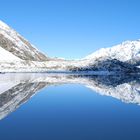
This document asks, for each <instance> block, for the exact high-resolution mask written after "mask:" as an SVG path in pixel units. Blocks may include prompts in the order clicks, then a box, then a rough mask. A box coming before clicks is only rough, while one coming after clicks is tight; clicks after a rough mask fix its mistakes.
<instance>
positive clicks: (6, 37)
mask: <svg viewBox="0 0 140 140" xmlns="http://www.w3.org/2000/svg"><path fill="white" fill-rule="evenodd" d="M139 65H140V40H137V41H127V42H124V43H122V44H120V45H117V46H114V47H111V48H103V49H100V50H99V51H96V52H95V53H93V54H91V55H89V56H87V57H85V58H83V59H81V60H65V59H57V58H50V57H48V56H46V55H45V54H44V53H42V52H40V51H39V50H37V49H36V48H35V47H34V46H33V45H32V44H30V43H29V41H27V40H26V39H24V38H23V37H22V36H21V35H20V34H18V33H17V32H16V31H15V30H13V29H12V28H10V27H9V26H8V25H7V24H5V23H4V22H2V21H0V72H46V71H73V72H75V71H108V72H110V71H117V72H126V71H127V72H136V71H138V68H136V67H135V66H139Z"/></svg>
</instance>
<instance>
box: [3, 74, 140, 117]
mask: <svg viewBox="0 0 140 140" xmlns="http://www.w3.org/2000/svg"><path fill="white" fill-rule="evenodd" d="M139 79H140V75H121V76H120V75H117V76H111V75H110V76H88V75H86V76H84V75H82V76H80V75H68V74H65V75H64V74H1V78H0V88H1V87H3V85H4V84H5V86H4V87H3V89H2V90H1V92H0V119H2V118H4V117H6V116H7V115H8V114H9V113H11V112H13V111H14V110H16V109H17V108H18V107H19V106H20V105H22V104H23V103H24V102H26V101H28V100H29V99H30V97H32V96H33V95H34V94H35V93H36V92H38V91H39V90H41V89H42V88H44V87H48V86H50V85H60V84H82V85H84V86H86V87H88V88H90V89H92V90H93V91H95V92H97V93H99V94H101V95H106V96H111V97H114V98H116V99H119V100H121V101H123V102H127V103H134V104H140V80H139Z"/></svg>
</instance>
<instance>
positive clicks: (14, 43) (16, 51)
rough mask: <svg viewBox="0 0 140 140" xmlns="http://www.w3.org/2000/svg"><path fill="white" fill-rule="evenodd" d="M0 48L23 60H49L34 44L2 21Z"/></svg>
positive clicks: (0, 23)
mask: <svg viewBox="0 0 140 140" xmlns="http://www.w3.org/2000/svg"><path fill="white" fill-rule="evenodd" d="M0 47H2V48H3V49H5V50H7V51H8V52H11V53H12V54H13V55H15V56H17V57H19V58H20V59H23V60H30V61H46V60H48V57H47V56H46V55H44V54H43V53H41V52H39V51H38V50H37V49H36V48H35V47H34V46H33V45H32V44H30V43H29V42H28V41H27V40H25V39H24V38H23V37H22V36H21V35H20V34H18V33H17V32H16V31H14V30H13V29H12V28H10V27H9V26H8V25H6V24H5V23H4V22H2V21H0ZM7 57H8V56H7Z"/></svg>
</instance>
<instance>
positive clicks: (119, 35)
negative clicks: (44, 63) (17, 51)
mask: <svg viewBox="0 0 140 140" xmlns="http://www.w3.org/2000/svg"><path fill="white" fill-rule="evenodd" d="M139 6H140V1H139V0H0V19H1V20H3V21H4V22H6V23H7V24H9V25H10V26H12V27H13V28H14V29H15V30H17V31H18V32H19V33H20V34H22V35H23V36H24V37H25V38H27V39H28V40H29V41H30V42H31V43H32V44H34V45H36V46H37V48H39V49H40V50H41V51H44V52H45V53H46V54H47V55H49V56H58V57H64V58H68V59H73V58H82V57H84V56H86V55H87V54H90V53H92V52H94V51H96V50H97V49H99V48H102V47H111V46H112V45H116V44H119V43H121V42H122V41H125V40H136V39H140V8H139Z"/></svg>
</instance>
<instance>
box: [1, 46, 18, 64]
mask: <svg viewBox="0 0 140 140" xmlns="http://www.w3.org/2000/svg"><path fill="white" fill-rule="evenodd" d="M1 61H2V62H3V61H4V62H13V61H21V59H20V58H19V57H17V56H15V55H13V54H12V53H10V52H8V51H6V50H5V49H3V48H2V47H0V62H1Z"/></svg>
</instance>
